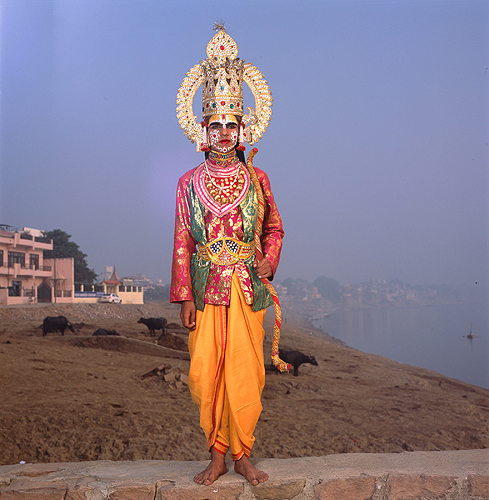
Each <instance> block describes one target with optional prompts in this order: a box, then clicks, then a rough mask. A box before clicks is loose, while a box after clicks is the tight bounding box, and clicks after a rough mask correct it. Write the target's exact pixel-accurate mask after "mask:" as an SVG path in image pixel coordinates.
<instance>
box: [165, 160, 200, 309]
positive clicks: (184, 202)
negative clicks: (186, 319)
mask: <svg viewBox="0 0 489 500" xmlns="http://www.w3.org/2000/svg"><path fill="white" fill-rule="evenodd" d="M192 173H193V170H191V171H190V172H187V173H186V174H185V175H183V176H182V177H181V178H180V180H179V181H178V186H177V206H176V211H175V239H174V247H173V261H172V273H171V287H170V302H181V301H183V300H194V299H193V295H192V280H191V277H190V261H191V258H192V254H193V253H194V252H195V249H196V243H195V241H194V239H193V238H192V235H191V233H190V208H189V183H190V178H191V177H192Z"/></svg>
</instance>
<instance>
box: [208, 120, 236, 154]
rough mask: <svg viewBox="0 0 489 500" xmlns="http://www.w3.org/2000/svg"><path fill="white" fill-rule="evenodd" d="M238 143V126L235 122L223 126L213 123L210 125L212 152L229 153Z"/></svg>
mask: <svg viewBox="0 0 489 500" xmlns="http://www.w3.org/2000/svg"><path fill="white" fill-rule="evenodd" d="M237 142H238V125H237V124H236V123H233V122H228V123H226V124H224V125H223V124H221V123H217V122H213V123H211V124H210V125H209V146H210V148H211V150H212V151H218V152H219V153H229V151H231V150H232V149H234V147H235V146H236V143H237Z"/></svg>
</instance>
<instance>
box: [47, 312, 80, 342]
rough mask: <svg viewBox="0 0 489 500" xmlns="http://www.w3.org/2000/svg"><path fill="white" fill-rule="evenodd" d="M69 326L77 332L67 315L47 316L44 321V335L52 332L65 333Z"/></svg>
mask: <svg viewBox="0 0 489 500" xmlns="http://www.w3.org/2000/svg"><path fill="white" fill-rule="evenodd" d="M67 328H69V329H70V330H71V331H72V332H73V333H75V329H74V328H73V325H72V324H71V323H70V322H69V321H68V320H67V319H66V317H65V316H46V317H45V318H44V321H43V323H42V336H43V337H45V336H46V335H47V334H48V333H50V332H61V335H64V334H65V330H66V329H67Z"/></svg>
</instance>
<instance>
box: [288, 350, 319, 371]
mask: <svg viewBox="0 0 489 500" xmlns="http://www.w3.org/2000/svg"><path fill="white" fill-rule="evenodd" d="M279 356H280V359H281V360H282V361H285V362H286V363H289V364H291V365H292V366H293V367H294V377H298V376H299V366H301V365H302V364H304V363H311V365H314V366H317V365H318V362H317V361H316V358H315V357H314V356H307V355H306V354H303V353H302V352H300V351H285V350H284V349H279Z"/></svg>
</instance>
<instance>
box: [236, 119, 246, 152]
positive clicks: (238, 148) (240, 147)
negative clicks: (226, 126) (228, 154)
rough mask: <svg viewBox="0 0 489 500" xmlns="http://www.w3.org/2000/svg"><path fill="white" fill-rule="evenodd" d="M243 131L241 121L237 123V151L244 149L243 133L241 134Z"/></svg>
mask: <svg viewBox="0 0 489 500" xmlns="http://www.w3.org/2000/svg"><path fill="white" fill-rule="evenodd" d="M243 131H244V123H243V122H241V123H240V124H239V145H238V146H237V148H236V149H237V150H238V151H244V150H245V149H246V148H245V145H244V134H243Z"/></svg>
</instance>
